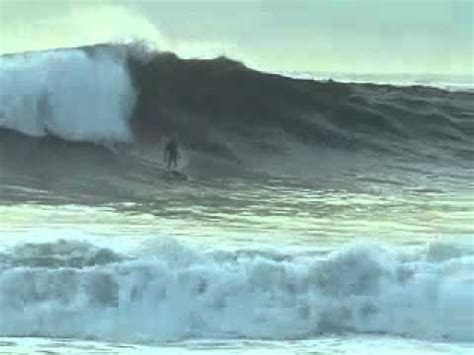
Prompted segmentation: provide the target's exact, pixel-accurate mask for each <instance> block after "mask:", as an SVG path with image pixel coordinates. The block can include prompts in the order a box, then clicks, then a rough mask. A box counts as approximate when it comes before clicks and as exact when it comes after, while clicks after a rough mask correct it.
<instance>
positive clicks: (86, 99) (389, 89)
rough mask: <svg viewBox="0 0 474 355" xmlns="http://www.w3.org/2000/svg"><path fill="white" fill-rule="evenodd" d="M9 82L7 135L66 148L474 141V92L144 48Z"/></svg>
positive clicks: (12, 63) (20, 62)
mask: <svg viewBox="0 0 474 355" xmlns="http://www.w3.org/2000/svg"><path fill="white" fill-rule="evenodd" d="M0 80H1V81H2V90H1V92H0V127H2V128H4V129H11V130H15V131H17V132H21V133H24V134H27V135H31V136H48V135H54V136H57V137H60V138H62V139H64V140H67V141H83V142H84V141H85V142H95V143H104V142H109V143H110V142H131V141H134V142H157V141H159V140H160V139H161V138H162V137H163V136H167V135H170V134H176V135H178V136H179V137H180V139H181V140H182V141H183V143H184V144H185V145H187V146H188V148H189V149H200V150H205V151H207V152H211V153H213V154H220V155H222V156H225V157H227V158H235V159H238V156H239V152H238V151H235V149H234V147H233V145H236V144H233V143H232V142H236V141H239V142H240V141H242V140H244V141H245V142H247V143H249V144H251V145H252V146H253V147H254V148H255V149H258V148H261V147H262V146H264V147H271V148H273V147H275V146H278V145H276V144H274V143H273V142H272V139H274V138H275V137H282V136H283V137H285V139H288V140H297V141H300V142H301V141H302V142H305V143H307V144H316V145H325V146H330V147H336V148H344V149H351V150H358V149H369V150H374V151H377V152H381V153H383V152H395V153H400V152H403V149H406V147H407V146H409V147H410V146H412V145H413V148H412V150H413V151H414V152H415V153H416V151H418V147H417V146H416V144H417V143H419V142H420V141H421V142H423V143H426V144H428V145H430V146H434V147H438V148H440V149H444V150H446V149H447V150H450V151H454V152H455V153H456V154H457V153H459V152H461V153H459V154H460V155H463V156H465V155H466V154H464V153H463V152H465V151H466V149H467V150H469V149H470V148H469V146H470V145H469V142H470V141H472V138H473V134H474V129H473V117H474V105H473V104H472V102H474V100H473V98H474V94H472V93H465V92H448V91H444V90H440V89H435V88H429V87H423V86H411V87H395V86H390V85H373V84H350V83H339V82H334V81H331V80H328V81H314V80H298V79H294V78H289V77H284V76H281V75H276V74H269V73H263V72H258V71H256V70H252V69H249V68H247V67H246V66H245V65H244V64H242V63H239V62H235V61H232V60H229V59H226V58H217V59H213V60H196V59H189V60H184V59H180V58H178V57H177V56H175V55H174V54H172V53H162V52H152V51H149V50H145V49H143V48H141V47H140V46H139V45H113V44H108V45H96V46H88V47H82V48H71V49H61V50H52V51H45V52H31V53H25V54H17V55H6V56H2V57H1V59H0ZM229 142H230V143H229Z"/></svg>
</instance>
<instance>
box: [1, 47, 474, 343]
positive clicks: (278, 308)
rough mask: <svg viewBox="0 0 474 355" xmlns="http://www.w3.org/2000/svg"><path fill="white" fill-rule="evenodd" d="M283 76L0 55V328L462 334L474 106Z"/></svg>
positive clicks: (189, 65)
mask: <svg viewBox="0 0 474 355" xmlns="http://www.w3.org/2000/svg"><path fill="white" fill-rule="evenodd" d="M289 76H290V75H288V76H281V75H276V74H269V73H262V72H258V71H255V70H251V69H249V68H247V67H246V66H245V65H244V64H242V63H239V62H235V61H232V60H229V59H226V58H217V59H214V60H195V59H194V60H193V59H190V60H184V59H180V58H179V57H177V56H175V55H174V54H172V53H163V52H153V51H152V52H150V51H147V50H144V49H143V47H140V46H137V45H111V44H109V45H98V46H91V47H84V48H73V49H63V50H53V51H46V52H31V53H26V54H18V55H8V56H2V57H1V58H0V81H1V83H2V85H1V86H0V214H1V216H2V218H1V221H0V234H1V237H2V238H1V241H0V336H14V337H17V336H20V337H21V336H39V337H68V338H73V339H86V338H89V339H90V338H93V339H96V340H103V341H110V340H113V341H127V342H151V343H156V342H158V343H160V342H163V341H180V340H183V339H187V340H189V339H233V340H236V339H267V340H272V341H274V340H275V341H283V340H287V339H298V340H308V339H314V338H318V337H321V338H324V337H326V336H327V335H328V334H339V335H340V334H375V335H380V334H388V335H390V336H401V337H405V338H410V339H411V338H416V339H423V340H425V341H433V342H434V341H448V342H472V340H473V331H472V330H473V321H474V320H473V316H472V314H473V312H472V305H473V297H474V292H473V291H474V289H473V284H472V277H471V276H470V275H471V274H472V269H473V250H474V247H473V245H472V235H473V233H474V231H473V228H472V219H473V217H474V211H473V204H472V201H473V187H474V186H473V184H472V174H473V172H474V164H473V160H472V157H473V156H474V155H473V153H474V148H473V146H472V141H473V138H474V104H473V102H474V100H473V98H474V94H472V93H470V92H467V91H463V90H461V91H456V90H454V91H453V90H449V91H448V90H443V89H440V88H435V87H430V86H419V85H417V86H394V85H388V84H385V85H376V84H373V83H366V84H362V83H359V84H357V83H352V82H347V83H341V82H334V81H326V80H323V81H315V80H312V79H311V80H310V79H296V78H291V77H289ZM172 135H177V136H178V138H179V143H180V147H181V150H182V151H181V153H182V159H181V162H180V169H181V171H182V172H184V173H186V174H187V175H188V180H186V181H177V180H170V179H169V178H167V175H166V172H165V170H166V169H165V167H164V163H163V156H162V148H163V143H164V142H165V141H166V139H167V138H168V137H169V136H172Z"/></svg>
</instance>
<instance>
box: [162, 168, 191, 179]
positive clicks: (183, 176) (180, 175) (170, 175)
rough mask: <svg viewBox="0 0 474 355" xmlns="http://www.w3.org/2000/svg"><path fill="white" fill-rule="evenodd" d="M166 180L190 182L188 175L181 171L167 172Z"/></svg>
mask: <svg viewBox="0 0 474 355" xmlns="http://www.w3.org/2000/svg"><path fill="white" fill-rule="evenodd" d="M165 178H167V179H172V180H188V175H187V174H186V173H183V172H182V171H179V170H174V169H172V170H166V171H165Z"/></svg>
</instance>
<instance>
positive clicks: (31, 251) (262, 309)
mask: <svg viewBox="0 0 474 355" xmlns="http://www.w3.org/2000/svg"><path fill="white" fill-rule="evenodd" d="M2 260H3V262H2V264H0V335H2V336H6V335H8V336H15V335H21V336H28V335H37V336H54V337H72V338H91V337H92V338H95V339H101V340H112V339H114V340H120V341H164V340H177V339H190V338H202V337H207V338H239V339H240V338H255V337H256V338H260V339H261V338H267V339H291V338H293V339H298V338H305V337H308V336H313V337H314V336H318V335H321V334H324V333H341V332H348V331H349V332H355V333H388V334H396V335H403V336H407V337H414V338H424V339H437V340H441V339H444V340H450V341H472V340H473V338H472V324H473V321H474V319H473V316H472V312H468V311H467V310H469V309H471V308H472V297H473V288H472V280H471V276H470V271H471V268H472V263H473V260H472V254H469V253H468V252H466V251H465V250H463V249H462V248H460V247H457V246H456V245H449V244H432V245H431V246H430V247H429V248H427V249H425V250H421V251H420V252H417V253H414V254H411V255H402V254H396V253H394V252H391V251H389V250H387V249H384V248H381V247H379V246H375V245H358V246H352V247H347V248H345V249H343V250H340V251H338V252H334V253H330V254H328V255H326V256H321V255H319V256H317V255H315V256H311V255H309V254H308V255H300V256H298V255H293V256H292V255H283V254H279V253H276V252H266V253H256V252H252V251H248V252H246V251H240V252H224V251H218V250H214V251H212V250H209V251H207V252H203V251H200V252H199V251H197V250H194V249H191V248H188V247H186V246H185V245H182V244H179V243H177V242H175V241H173V240H169V241H166V242H162V243H161V244H160V245H159V246H157V247H155V248H152V249H149V253H147V255H143V256H140V257H135V258H130V257H129V258H125V257H123V256H120V255H119V254H117V253H115V252H113V251H112V250H110V249H106V248H99V247H96V246H94V245H91V244H87V243H84V242H76V241H68V242H65V241H59V242H55V243H49V244H26V245H19V246H17V247H15V248H14V249H12V250H9V251H5V252H4V254H3V255H2Z"/></svg>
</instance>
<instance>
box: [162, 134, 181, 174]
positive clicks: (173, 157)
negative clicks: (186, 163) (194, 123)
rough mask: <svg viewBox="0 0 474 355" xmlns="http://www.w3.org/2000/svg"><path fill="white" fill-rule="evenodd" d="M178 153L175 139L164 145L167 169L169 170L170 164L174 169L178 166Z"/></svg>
mask: <svg viewBox="0 0 474 355" xmlns="http://www.w3.org/2000/svg"><path fill="white" fill-rule="evenodd" d="M178 159H179V151H178V142H177V141H176V140H175V139H171V140H169V141H168V143H166V146H165V160H166V166H167V168H168V169H169V168H171V164H173V165H174V167H175V168H176V167H177V166H178Z"/></svg>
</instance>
